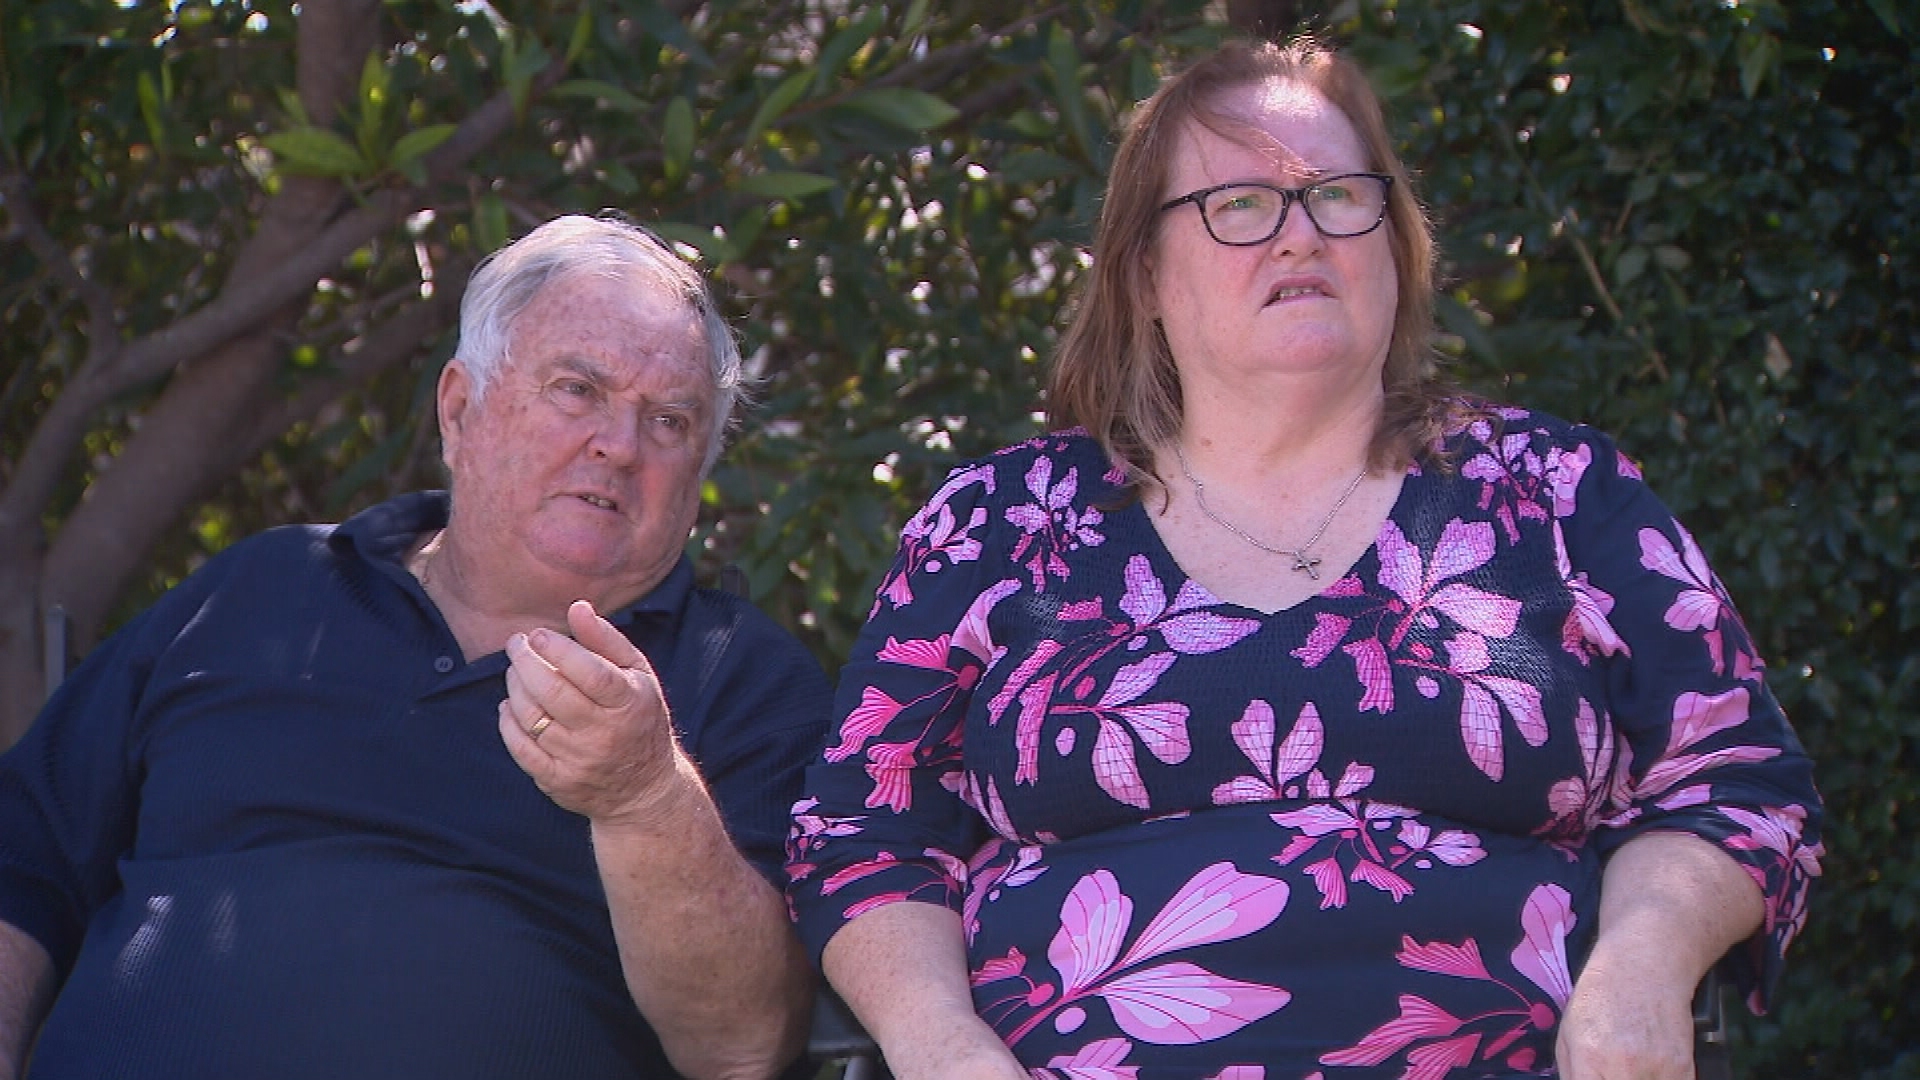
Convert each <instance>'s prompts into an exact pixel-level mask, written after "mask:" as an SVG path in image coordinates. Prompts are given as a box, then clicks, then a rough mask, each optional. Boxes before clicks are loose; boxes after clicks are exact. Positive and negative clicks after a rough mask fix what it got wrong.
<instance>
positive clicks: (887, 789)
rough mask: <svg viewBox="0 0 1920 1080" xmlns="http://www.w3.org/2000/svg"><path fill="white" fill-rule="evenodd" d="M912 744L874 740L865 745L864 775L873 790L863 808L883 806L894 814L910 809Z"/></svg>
mask: <svg viewBox="0 0 1920 1080" xmlns="http://www.w3.org/2000/svg"><path fill="white" fill-rule="evenodd" d="M913 750H914V744H913V743H874V744H873V745H872V746H870V747H868V748H867V776H868V777H870V778H871V779H872V780H873V791H872V792H871V793H870V794H869V795H868V796H867V803H866V805H867V809H869V810H877V809H879V808H880V807H882V806H884V807H886V808H887V809H889V810H891V811H893V812H894V813H896V814H904V813H906V812H907V811H908V810H911V809H913V783H912V774H913Z"/></svg>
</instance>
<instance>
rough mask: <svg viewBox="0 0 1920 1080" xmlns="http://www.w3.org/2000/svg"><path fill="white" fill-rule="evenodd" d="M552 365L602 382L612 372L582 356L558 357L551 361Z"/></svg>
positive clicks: (608, 377)
mask: <svg viewBox="0 0 1920 1080" xmlns="http://www.w3.org/2000/svg"><path fill="white" fill-rule="evenodd" d="M553 366H554V367H557V368H561V369H563V370H566V371H571V372H573V373H574V374H575V375H580V376H584V377H586V378H588V379H591V380H593V381H594V382H597V383H604V382H607V381H608V380H609V379H611V378H612V374H611V373H610V372H608V371H607V369H606V368H604V367H601V366H600V365H599V364H596V363H594V362H593V361H592V360H589V359H587V358H586V357H584V356H562V357H558V358H556V359H555V360H554V361H553Z"/></svg>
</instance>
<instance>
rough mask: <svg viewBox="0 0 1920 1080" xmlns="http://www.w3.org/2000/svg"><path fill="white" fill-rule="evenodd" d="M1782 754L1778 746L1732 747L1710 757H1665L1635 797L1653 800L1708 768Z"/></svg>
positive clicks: (1763, 759) (1764, 759) (1654, 766)
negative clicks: (1654, 797)
mask: <svg viewBox="0 0 1920 1080" xmlns="http://www.w3.org/2000/svg"><path fill="white" fill-rule="evenodd" d="M1779 755H1780V748H1779V747H1777V746H1730V747H1727V748H1726V749H1724V750H1715V751H1713V752H1712V753H1708V754H1681V755H1680V756H1678V757H1670V758H1662V759H1661V760H1659V761H1656V762H1654V763H1653V765H1652V766H1651V767H1650V768H1648V769H1647V775H1645V776H1643V777H1641V778H1640V783H1639V784H1638V785H1636V786H1635V787H1634V795H1635V797H1637V798H1642V799H1646V798H1651V797H1653V796H1655V795H1659V794H1662V793H1664V792H1665V791H1667V790H1668V789H1669V788H1671V787H1673V786H1674V785H1675V784H1678V783H1680V782H1681V781H1682V780H1686V779H1688V778H1689V777H1692V776H1695V775H1697V774H1699V773H1703V772H1705V771H1707V770H1708V769H1717V768H1720V767H1721V766H1723V765H1736V764H1750V763H1752V762H1756V761H1766V760H1767V759H1768V758H1773V757H1778V756H1779Z"/></svg>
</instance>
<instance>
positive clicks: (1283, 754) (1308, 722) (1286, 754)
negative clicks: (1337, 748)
mask: <svg viewBox="0 0 1920 1080" xmlns="http://www.w3.org/2000/svg"><path fill="white" fill-rule="evenodd" d="M1259 704H1260V705H1261V706H1262V707H1265V706H1266V702H1260V703H1259ZM1247 709H1248V712H1251V711H1252V709H1253V706H1252V705H1248V706H1247ZM1245 721H1246V718H1245V716H1242V718H1241V722H1242V723H1245ZM1325 730H1326V729H1325V728H1324V727H1322V726H1321V723H1320V709H1319V707H1318V706H1316V705H1314V703H1313V702H1311V701H1309V702H1307V703H1305V704H1304V705H1301V706H1300V715H1299V716H1298V717H1296V718H1295V719H1294V722H1293V730H1292V731H1289V732H1287V738H1286V741H1284V742H1282V743H1281V744H1280V752H1279V753H1278V754H1275V755H1274V756H1273V773H1272V775H1271V779H1272V780H1273V785H1274V787H1276V788H1277V787H1279V786H1280V785H1281V784H1284V783H1286V782H1287V781H1289V780H1291V779H1293V778H1294V777H1296V776H1299V775H1300V774H1302V773H1304V772H1306V771H1307V770H1308V769H1311V768H1313V766H1314V764H1315V763H1316V762H1318V761H1319V760H1320V749H1321V746H1322V745H1323V740H1324V738H1325ZM1267 731H1268V735H1267V738H1268V745H1269V746H1271V745H1272V738H1273V735H1272V731H1273V710H1272V709H1270V708H1269V709H1267ZM1234 735H1235V737H1236V738H1237V737H1238V736H1239V727H1238V725H1236V726H1235V728H1234ZM1245 746H1246V744H1245V743H1242V744H1241V747H1242V749H1244V748H1245ZM1254 764H1255V766H1256V767H1257V766H1259V765H1261V764H1263V762H1259V761H1256V762H1255V763H1254Z"/></svg>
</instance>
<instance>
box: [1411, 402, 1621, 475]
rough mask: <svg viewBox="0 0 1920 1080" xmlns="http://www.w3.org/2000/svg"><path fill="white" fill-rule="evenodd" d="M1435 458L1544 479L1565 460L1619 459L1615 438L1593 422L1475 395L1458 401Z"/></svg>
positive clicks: (1454, 405)
mask: <svg viewBox="0 0 1920 1080" xmlns="http://www.w3.org/2000/svg"><path fill="white" fill-rule="evenodd" d="M1449 416H1450V419H1449V421H1448V423H1447V425H1446V427H1445V428H1444V430H1443V431H1442V433H1441V436H1440V440H1439V443H1438V445H1437V446H1436V447H1435V456H1436V457H1437V458H1439V459H1440V460H1442V461H1444V462H1446V463H1448V464H1450V465H1453V466H1455V467H1459V466H1462V465H1465V464H1466V463H1468V462H1471V461H1474V460H1476V459H1486V458H1491V459H1492V460H1494V461H1498V462H1501V463H1502V464H1503V465H1505V466H1506V468H1507V469H1508V470H1509V471H1516V472H1522V473H1531V474H1533V475H1535V476H1539V475H1542V474H1544V473H1546V472H1548V471H1550V470H1551V469H1552V468H1553V467H1554V463H1555V461H1557V460H1558V459H1560V458H1562V457H1568V456H1571V457H1577V458H1580V459H1582V460H1586V461H1592V460H1595V459H1597V458H1601V457H1605V458H1608V459H1614V458H1618V459H1619V461H1620V462H1621V464H1622V465H1623V466H1625V467H1627V468H1631V467H1632V466H1631V463H1629V462H1627V461H1626V459H1625V458H1624V457H1621V456H1620V454H1619V451H1618V449H1617V448H1616V447H1615V446H1614V443H1613V440H1612V438H1610V437H1609V436H1608V435H1607V434H1606V433H1605V432H1603V431H1601V430H1600V429H1598V428H1595V427H1593V426H1591V425H1589V424H1585V423H1581V422H1578V421H1573V420H1568V419H1565V418H1563V417H1560V416H1557V415H1555V414H1553V413H1550V412H1545V411H1542V410H1539V409H1531V408H1527V407H1525V406H1521V405H1509V404H1504V403H1501V402H1494V401H1487V400H1484V399H1481V398H1474V397H1459V398H1455V399H1454V400H1453V402H1452V406H1451V408H1450V410H1449Z"/></svg>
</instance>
